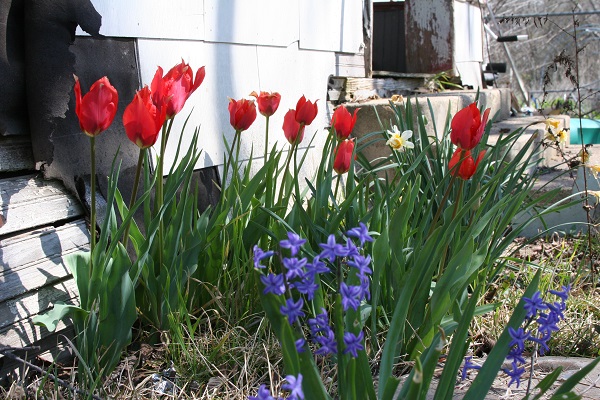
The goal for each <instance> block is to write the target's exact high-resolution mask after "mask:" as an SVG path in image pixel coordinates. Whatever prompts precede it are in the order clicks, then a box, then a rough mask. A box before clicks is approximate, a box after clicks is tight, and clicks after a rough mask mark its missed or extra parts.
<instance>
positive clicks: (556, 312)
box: [504, 285, 571, 387]
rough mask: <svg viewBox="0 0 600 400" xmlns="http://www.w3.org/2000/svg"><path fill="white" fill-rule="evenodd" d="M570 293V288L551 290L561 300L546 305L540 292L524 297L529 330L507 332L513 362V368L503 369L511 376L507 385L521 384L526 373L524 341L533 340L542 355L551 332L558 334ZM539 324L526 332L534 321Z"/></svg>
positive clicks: (509, 358) (509, 357)
mask: <svg viewBox="0 0 600 400" xmlns="http://www.w3.org/2000/svg"><path fill="white" fill-rule="evenodd" d="M570 291H571V285H567V286H562V288H561V290H549V293H550V294H552V295H554V296H556V297H558V298H559V300H558V301H554V302H546V301H544V300H543V299H542V296H541V294H540V292H539V291H537V292H535V293H534V294H533V296H531V298H527V297H525V298H523V301H524V302H525V306H524V307H525V310H526V311H527V314H526V320H525V322H526V328H522V327H521V328H518V329H513V328H511V327H509V328H508V333H509V335H510V337H511V339H512V340H511V342H510V344H509V347H510V351H509V353H508V356H506V359H507V360H509V361H510V362H511V369H504V372H505V373H506V374H507V375H508V376H509V377H510V382H509V383H508V386H511V385H512V384H513V383H516V384H517V387H519V384H520V383H521V377H522V376H523V374H524V373H525V368H523V367H522V365H523V364H525V358H524V357H523V351H524V350H525V342H526V341H530V342H533V343H535V344H537V345H538V349H539V353H540V355H543V354H544V353H545V352H546V351H548V350H549V348H548V343H547V342H548V340H549V339H550V336H551V335H552V332H556V331H558V330H559V329H560V328H559V327H558V323H559V322H560V321H561V320H563V319H564V318H565V316H564V314H563V311H564V310H565V309H566V302H567V298H568V297H569V292H570ZM534 321H535V322H536V326H535V327H534V328H533V329H530V330H526V329H527V326H529V324H530V323H531V322H534Z"/></svg>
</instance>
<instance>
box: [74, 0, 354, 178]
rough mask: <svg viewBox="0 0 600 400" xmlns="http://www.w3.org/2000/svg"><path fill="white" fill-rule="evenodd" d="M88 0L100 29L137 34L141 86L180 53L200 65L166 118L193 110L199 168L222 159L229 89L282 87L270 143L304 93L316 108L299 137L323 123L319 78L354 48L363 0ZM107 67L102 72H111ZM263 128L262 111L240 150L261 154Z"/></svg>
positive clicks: (234, 93)
mask: <svg viewBox="0 0 600 400" xmlns="http://www.w3.org/2000/svg"><path fill="white" fill-rule="evenodd" d="M92 3H93V4H94V6H95V7H96V9H97V10H98V12H99V13H100V14H101V15H102V17H103V18H102V28H101V30H100V32H101V33H102V34H103V35H105V36H109V37H133V38H138V40H137V42H138V55H139V62H140V72H141V79H142V84H150V82H151V80H152V77H153V76H154V73H155V71H156V67H157V66H158V65H160V66H162V67H163V69H165V70H168V69H169V68H170V67H171V66H173V65H175V64H176V63H178V62H180V61H181V59H183V60H185V61H186V62H188V63H189V64H190V65H191V66H192V67H193V68H194V69H197V68H199V67H200V66H202V65H205V66H206V78H205V80H204V83H203V84H202V86H201V87H200V88H199V89H198V91H197V92H195V93H194V94H193V95H192V97H190V99H189V100H188V102H187V104H186V107H185V108H184V109H183V110H182V112H181V114H180V116H179V117H178V118H177V119H176V121H175V124H174V126H173V132H179V131H181V126H182V124H183V120H184V119H185V117H186V116H187V115H188V114H189V113H190V112H191V111H192V109H193V113H192V116H191V118H190V122H189V125H188V129H187V131H186V134H185V138H186V139H187V140H189V137H190V136H191V134H192V132H193V128H194V127H196V126H200V136H201V138H202V140H201V145H202V148H203V149H204V151H203V155H202V157H201V159H200V162H199V165H198V167H207V166H211V165H218V164H221V163H222V162H223V153H224V151H225V147H224V145H223V135H225V136H226V137H227V139H228V140H230V141H231V139H232V136H233V129H232V128H231V127H230V125H229V114H228V111H227V105H228V98H229V97H231V98H234V99H239V98H241V97H247V96H248V95H249V93H250V92H252V91H253V90H256V91H258V90H267V91H277V92H279V93H280V94H281V95H282V101H281V105H280V108H279V111H278V112H277V113H276V114H275V115H274V116H273V117H272V118H271V123H270V136H269V137H270V139H272V143H271V145H272V144H274V143H275V141H279V143H281V144H282V145H283V144H284V143H286V142H285V139H284V137H283V133H282V131H281V125H282V123H283V116H284V114H285V112H286V111H287V110H288V109H289V108H294V107H295V105H296V101H297V100H298V98H300V96H302V95H303V94H304V95H305V96H306V97H307V98H308V99H310V100H316V99H319V101H318V103H317V104H318V105H319V115H318V116H317V118H316V119H315V121H314V122H313V124H312V125H311V126H310V127H309V128H310V129H308V130H307V136H311V134H312V133H314V132H315V131H316V130H319V129H322V128H323V127H325V126H327V124H328V123H329V117H330V115H328V114H327V112H326V96H327V80H328V77H329V75H335V74H336V73H338V72H339V70H336V54H335V53H336V52H346V53H352V54H354V53H358V52H359V51H361V50H362V0H327V1H323V0H171V1H167V2H165V1H164V0H92ZM79 34H82V35H83V34H84V33H83V32H79ZM107 75H109V77H110V71H107ZM121 101H127V102H129V101H130V99H122V100H121ZM263 135H264V118H263V117H262V116H261V115H259V116H258V117H257V121H256V122H255V124H254V125H253V126H252V127H251V128H250V130H249V131H248V132H245V133H244V135H243V137H242V144H243V145H244V146H245V147H244V149H243V150H242V156H245V157H247V156H249V154H250V150H251V148H252V147H253V151H254V154H259V155H260V154H263V148H264V136H263ZM318 136H319V140H317V141H315V145H316V146H317V147H318V146H319V145H320V144H322V143H323V142H324V136H325V132H323V133H320V134H319V135H318ZM175 137H176V135H175ZM306 142H308V140H306ZM175 148H176V143H175V142H174V141H173V143H170V145H168V149H167V159H168V160H167V161H172V157H173V156H174V151H175ZM316 153H317V154H320V152H316ZM317 158H318V157H317ZM315 160H316V159H315Z"/></svg>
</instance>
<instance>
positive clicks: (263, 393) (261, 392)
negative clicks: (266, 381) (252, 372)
mask: <svg viewBox="0 0 600 400" xmlns="http://www.w3.org/2000/svg"><path fill="white" fill-rule="evenodd" d="M285 380H286V381H287V382H288V383H286V384H284V385H283V386H282V389H283V390H287V391H289V392H290V395H289V396H288V397H287V400H303V399H304V392H303V391H302V374H298V376H297V377H296V376H294V375H287V376H286V377H285ZM248 400H283V397H273V396H271V392H270V391H269V389H267V386H266V385H260V388H258V393H257V395H256V396H250V397H248Z"/></svg>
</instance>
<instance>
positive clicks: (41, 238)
mask: <svg viewBox="0 0 600 400" xmlns="http://www.w3.org/2000/svg"><path fill="white" fill-rule="evenodd" d="M88 243H89V234H88V232H87V228H86V224H85V221H83V220H79V221H75V222H71V223H68V224H66V225H63V226H61V227H58V228H53V227H52V228H46V229H43V230H40V231H37V232H34V233H30V234H23V235H19V236H15V237H12V238H8V239H4V240H1V241H0V283H1V284H2V286H3V290H2V291H0V301H5V300H8V299H11V298H15V297H17V296H20V295H22V294H24V293H26V292H28V291H30V290H37V289H39V288H41V287H44V286H46V285H50V284H53V283H55V282H57V281H59V280H62V279H64V278H65V277H67V276H68V275H69V274H70V271H68V269H67V268H66V267H65V266H64V265H63V263H62V258H63V257H64V256H65V255H67V254H70V253H73V252H76V251H78V250H80V249H87V248H88Z"/></svg>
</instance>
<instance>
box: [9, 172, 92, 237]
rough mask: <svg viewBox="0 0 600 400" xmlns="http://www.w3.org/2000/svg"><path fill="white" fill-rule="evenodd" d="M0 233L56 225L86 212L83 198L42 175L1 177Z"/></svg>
mask: <svg viewBox="0 0 600 400" xmlns="http://www.w3.org/2000/svg"><path fill="white" fill-rule="evenodd" d="M0 201H1V203H0V213H1V214H2V218H3V220H4V226H2V227H0V235H5V234H8V233H14V232H18V231H23V230H28V229H33V228H35V227H39V226H44V225H48V224H53V223H55V222H56V221H61V220H66V219H69V218H73V217H77V216H81V215H83V208H82V207H81V205H80V204H79V201H78V200H77V199H76V198H75V197H74V196H72V195H71V194H69V193H66V192H65V190H64V187H63V186H62V184H61V183H60V182H58V181H45V180H43V179H42V178H41V176H40V175H28V176H24V177H19V178H6V179H0Z"/></svg>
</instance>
